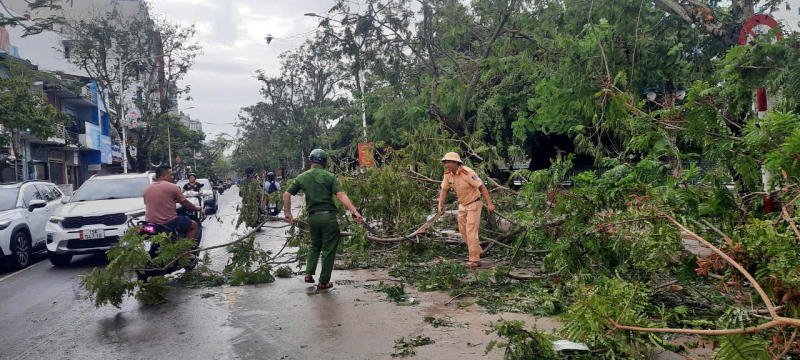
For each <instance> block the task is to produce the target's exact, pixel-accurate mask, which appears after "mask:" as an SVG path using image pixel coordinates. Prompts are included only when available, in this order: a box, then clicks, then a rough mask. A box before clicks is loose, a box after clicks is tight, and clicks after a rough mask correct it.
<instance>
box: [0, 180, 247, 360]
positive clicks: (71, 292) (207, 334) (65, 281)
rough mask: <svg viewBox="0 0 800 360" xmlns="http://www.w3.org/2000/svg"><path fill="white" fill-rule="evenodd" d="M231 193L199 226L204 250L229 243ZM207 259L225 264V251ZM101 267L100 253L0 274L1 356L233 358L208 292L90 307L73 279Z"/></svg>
mask: <svg viewBox="0 0 800 360" xmlns="http://www.w3.org/2000/svg"><path fill="white" fill-rule="evenodd" d="M235 190H236V189H235V188H234V189H231V191H227V192H225V193H224V194H222V195H220V209H219V212H218V214H219V220H218V219H217V218H216V217H214V216H213V215H212V217H210V218H209V219H207V220H206V221H205V222H204V223H203V230H204V233H203V243H202V245H203V246H209V245H215V244H219V243H223V242H226V241H228V240H229V239H231V237H232V234H233V226H232V225H231V221H232V220H234V219H235V211H236V210H235V206H236V202H237V201H239V198H238V196H237V193H238V192H237V191H235ZM210 255H211V257H212V265H213V266H215V267H220V268H221V267H222V266H224V264H225V259H226V257H227V254H226V252H225V250H224V249H219V251H216V252H213V253H211V254H210ZM213 260H217V261H216V264H215V263H214V262H213ZM105 264H106V259H105V255H85V256H76V257H75V258H74V259H73V260H72V263H71V264H70V266H68V267H62V268H57V267H54V266H53V265H52V264H50V262H49V260H47V255H46V254H45V255H41V254H40V255H36V256H35V263H34V264H32V265H31V266H30V267H28V268H27V269H24V270H22V271H19V272H11V271H9V270H5V269H3V270H0V359H38V358H82V359H132V358H167V357H170V358H178V359H184V358H195V359H207V358H232V357H235V354H234V353H233V350H232V347H231V345H230V341H228V340H230V339H232V338H233V337H234V336H235V335H236V331H235V329H233V328H231V327H229V326H226V323H227V322H228V321H229V319H228V317H229V315H230V311H229V310H230V309H229V307H227V306H219V305H218V304H217V303H215V302H213V301H208V300H207V299H204V298H202V297H201V296H200V295H202V294H204V293H208V292H209V290H207V289H185V288H182V287H180V286H176V288H175V289H174V290H172V291H171V293H170V298H169V302H168V303H167V304H165V305H161V306H142V305H140V304H139V303H138V302H137V301H136V300H135V299H133V298H129V299H127V300H126V301H125V302H124V303H123V305H122V309H116V308H114V307H104V308H100V309H97V308H95V307H94V306H93V305H92V303H91V302H90V301H88V300H85V299H84V297H85V292H84V291H83V290H82V289H81V288H80V280H79V278H78V275H80V274H83V273H84V272H90V271H92V269H93V268H95V267H103V266H105Z"/></svg>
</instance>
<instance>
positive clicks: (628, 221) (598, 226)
mask: <svg viewBox="0 0 800 360" xmlns="http://www.w3.org/2000/svg"><path fill="white" fill-rule="evenodd" d="M658 219H666V218H665V217H663V216H653V217H646V218H638V219H629V220H621V221H616V222H612V223H605V224H600V225H597V227H595V228H594V229H592V230H589V231H588V232H587V233H586V234H587V235H588V234H593V233H596V232H598V231H600V230H602V229H604V228H607V227H609V226H616V225H622V224H628V223H634V222H639V221H649V220H658Z"/></svg>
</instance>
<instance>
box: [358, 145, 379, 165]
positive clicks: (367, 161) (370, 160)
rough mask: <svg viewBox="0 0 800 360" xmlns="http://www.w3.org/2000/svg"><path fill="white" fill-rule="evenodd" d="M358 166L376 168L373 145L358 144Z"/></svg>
mask: <svg viewBox="0 0 800 360" xmlns="http://www.w3.org/2000/svg"><path fill="white" fill-rule="evenodd" d="M358 165H359V166H361V167H366V166H375V155H374V154H373V152H372V143H371V142H369V143H358Z"/></svg>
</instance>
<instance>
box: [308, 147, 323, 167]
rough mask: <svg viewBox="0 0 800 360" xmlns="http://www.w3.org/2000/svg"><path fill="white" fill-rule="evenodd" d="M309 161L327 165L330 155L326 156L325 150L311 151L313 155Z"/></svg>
mask: <svg viewBox="0 0 800 360" xmlns="http://www.w3.org/2000/svg"><path fill="white" fill-rule="evenodd" d="M308 161H310V162H312V163H317V164H322V165H325V164H327V163H328V154H326V153H325V150H322V149H314V150H311V154H310V155H308Z"/></svg>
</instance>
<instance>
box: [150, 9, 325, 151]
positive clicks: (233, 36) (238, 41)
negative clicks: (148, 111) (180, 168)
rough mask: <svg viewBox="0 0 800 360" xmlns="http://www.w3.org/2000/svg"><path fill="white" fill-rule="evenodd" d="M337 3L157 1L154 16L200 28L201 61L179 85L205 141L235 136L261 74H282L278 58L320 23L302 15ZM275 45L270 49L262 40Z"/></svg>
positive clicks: (253, 100)
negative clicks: (187, 95)
mask: <svg viewBox="0 0 800 360" xmlns="http://www.w3.org/2000/svg"><path fill="white" fill-rule="evenodd" d="M331 6H333V0H234V1H232V0H155V1H154V10H155V11H154V12H155V13H156V15H160V16H165V17H166V18H168V19H171V20H173V21H177V22H181V23H184V24H191V23H194V24H195V25H196V26H197V40H198V41H199V42H200V44H201V45H202V46H203V55H201V56H200V57H199V58H198V59H197V63H196V65H195V67H194V70H193V71H192V72H191V73H189V75H188V76H186V78H185V79H184V81H183V82H182V83H181V84H180V85H181V86H184V85H191V87H192V91H191V94H190V95H191V97H192V98H193V100H192V101H189V102H187V101H182V102H181V104H180V106H179V108H187V107H192V106H193V107H194V109H189V110H184V112H186V113H189V114H190V116H191V117H192V118H193V119H196V120H200V121H202V122H203V130H204V131H205V133H206V138H207V139H209V140H210V139H213V138H214V137H216V135H217V134H218V133H221V132H227V133H229V134H234V133H235V129H234V128H233V125H232V124H230V123H232V122H234V121H235V120H236V116H237V114H238V113H239V109H240V108H241V107H243V106H248V105H252V104H254V103H256V102H257V101H259V100H261V99H262V97H261V96H260V95H259V93H258V90H259V88H260V86H259V83H258V81H257V80H256V79H255V78H254V74H255V71H256V70H257V69H263V70H264V71H266V72H267V73H268V74H277V73H278V66H279V65H278V55H280V54H281V53H282V52H284V51H287V50H291V49H294V48H296V47H297V46H299V45H300V44H301V43H302V42H303V41H304V40H305V36H300V35H304V34H306V33H309V32H310V31H313V30H314V29H316V27H317V23H318V21H317V20H316V19H314V18H310V17H305V16H303V14H304V13H309V12H314V13H318V14H324V13H326V12H327V11H328V10H329V9H330V8H331ZM267 34H272V36H273V37H275V40H273V41H272V43H271V44H269V45H267V43H266V41H265V40H264V38H266V36H267Z"/></svg>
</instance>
